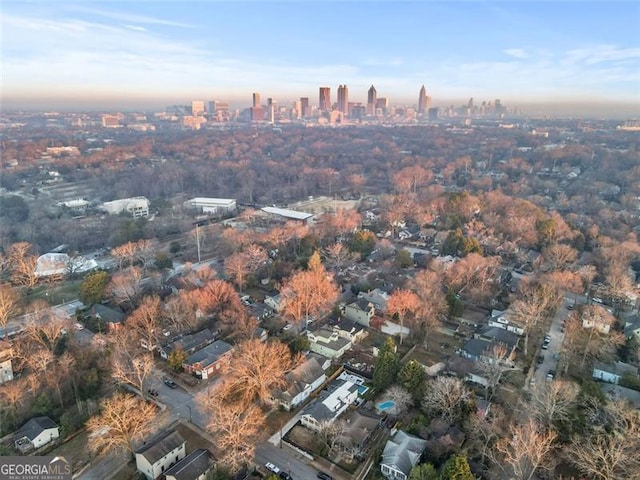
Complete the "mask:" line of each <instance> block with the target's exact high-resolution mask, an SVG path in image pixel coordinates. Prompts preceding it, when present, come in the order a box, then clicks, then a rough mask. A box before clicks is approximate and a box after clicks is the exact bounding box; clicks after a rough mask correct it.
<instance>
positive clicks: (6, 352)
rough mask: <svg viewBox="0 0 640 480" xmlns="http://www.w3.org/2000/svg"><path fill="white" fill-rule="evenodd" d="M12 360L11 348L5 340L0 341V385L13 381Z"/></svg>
mask: <svg viewBox="0 0 640 480" xmlns="http://www.w3.org/2000/svg"><path fill="white" fill-rule="evenodd" d="M12 358H13V348H11V344H10V343H9V342H8V341H6V340H2V339H0V385H2V384H3V383H5V382H8V381H9V380H13V366H12V364H11V359H12Z"/></svg>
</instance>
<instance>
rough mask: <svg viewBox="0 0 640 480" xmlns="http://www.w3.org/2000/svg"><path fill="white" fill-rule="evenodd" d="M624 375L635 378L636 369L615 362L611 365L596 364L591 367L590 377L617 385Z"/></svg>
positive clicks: (626, 364)
mask: <svg viewBox="0 0 640 480" xmlns="http://www.w3.org/2000/svg"><path fill="white" fill-rule="evenodd" d="M625 374H630V375H635V376H637V375H638V368H637V367H634V366H633V365H629V364H628V363H624V362H616V363H614V364H611V365H607V364H604V363H600V362H598V363H596V364H595V365H594V366H593V375H592V376H593V378H595V379H597V380H602V381H603V382H608V383H615V384H616V385H617V384H618V383H619V382H620V379H621V378H622V377H623V376H624V375H625Z"/></svg>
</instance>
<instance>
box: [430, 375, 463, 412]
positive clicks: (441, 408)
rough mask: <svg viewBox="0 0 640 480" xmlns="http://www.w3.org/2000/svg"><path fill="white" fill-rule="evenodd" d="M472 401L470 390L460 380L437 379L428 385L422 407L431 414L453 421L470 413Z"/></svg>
mask: <svg viewBox="0 0 640 480" xmlns="http://www.w3.org/2000/svg"><path fill="white" fill-rule="evenodd" d="M471 400H472V396H471V392H470V390H469V389H468V388H467V387H466V386H465V385H464V383H462V380H460V379H459V378H453V377H436V378H435V380H432V381H431V382H429V383H428V385H427V389H426V393H425V395H424V398H423V399H422V407H423V408H424V409H425V410H426V411H427V412H428V413H430V414H435V415H440V416H442V417H443V418H445V419H446V420H447V421H453V420H455V419H459V418H460V417H462V416H464V415H466V413H468V411H469V408H470V402H471Z"/></svg>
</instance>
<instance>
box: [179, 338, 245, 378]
mask: <svg viewBox="0 0 640 480" xmlns="http://www.w3.org/2000/svg"><path fill="white" fill-rule="evenodd" d="M232 352H233V347H232V346H231V345H229V344H228V343H227V342H225V341H223V340H216V341H215V342H213V343H212V344H211V345H208V346H206V347H204V348H202V349H200V350H198V351H197V352H195V353H193V354H191V355H190V356H189V357H188V358H187V359H186V360H185V361H184V363H183V364H182V367H183V368H184V371H185V372H187V373H192V374H194V375H195V376H196V377H199V378H202V379H203V380H206V379H208V378H209V377H211V376H213V375H215V374H216V373H219V372H220V371H221V369H222V368H223V366H224V364H225V363H226V362H228V361H229V360H230V358H231V354H232Z"/></svg>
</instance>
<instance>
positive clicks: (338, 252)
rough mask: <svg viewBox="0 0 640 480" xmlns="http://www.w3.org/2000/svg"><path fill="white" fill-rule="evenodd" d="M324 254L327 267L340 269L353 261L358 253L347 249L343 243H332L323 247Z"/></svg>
mask: <svg viewBox="0 0 640 480" xmlns="http://www.w3.org/2000/svg"><path fill="white" fill-rule="evenodd" d="M323 253H324V256H325V259H326V261H327V265H328V266H329V268H332V269H334V270H341V269H343V268H344V267H346V266H347V265H351V264H353V263H355V262H356V261H357V259H358V254H357V253H355V252H352V251H351V250H349V248H348V247H347V246H346V245H345V244H343V243H334V244H332V245H329V246H328V247H327V248H325V249H324V252H323Z"/></svg>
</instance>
